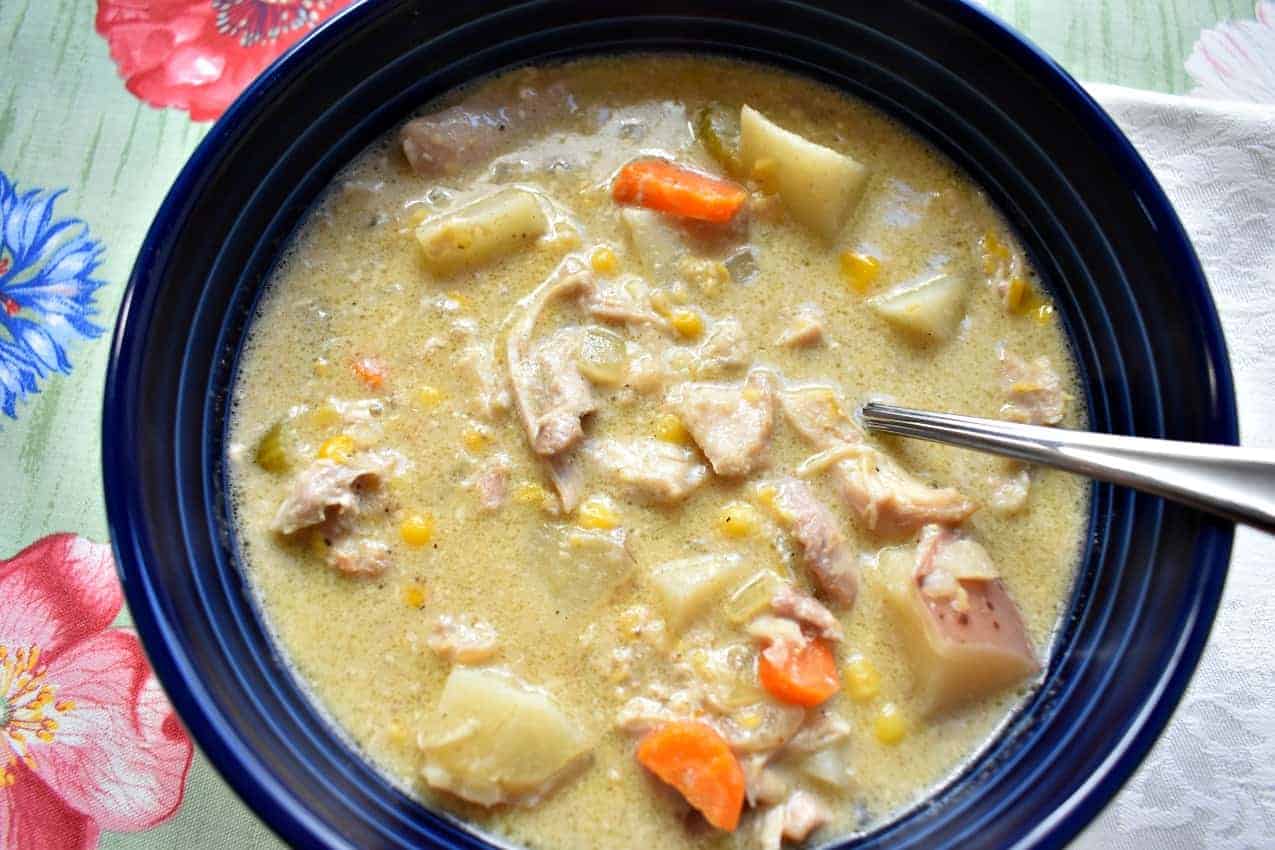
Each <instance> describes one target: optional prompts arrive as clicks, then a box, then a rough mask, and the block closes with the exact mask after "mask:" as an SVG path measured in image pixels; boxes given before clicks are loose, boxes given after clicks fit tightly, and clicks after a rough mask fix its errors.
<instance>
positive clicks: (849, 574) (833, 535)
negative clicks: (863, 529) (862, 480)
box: [770, 478, 859, 607]
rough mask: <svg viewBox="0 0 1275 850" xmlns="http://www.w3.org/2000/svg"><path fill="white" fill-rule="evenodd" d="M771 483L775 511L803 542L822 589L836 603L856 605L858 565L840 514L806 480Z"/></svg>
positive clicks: (812, 570) (801, 544)
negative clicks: (839, 519) (821, 498)
mask: <svg viewBox="0 0 1275 850" xmlns="http://www.w3.org/2000/svg"><path fill="white" fill-rule="evenodd" d="M770 486H771V487H773V489H774V494H775V496H774V503H773V512H774V513H775V514H776V515H777V516H778V518H779V520H780V521H781V522H782V523H784V525H785V526H787V527H788V528H789V529H790V530H791V532H792V535H793V537H794V538H796V540H797V543H798V544H800V546H801V550H802V559H803V561H804V562H805V564H806V566H807V567H809V568H810V572H811V573H812V574H813V575H814V578H815V583H816V584H817V585H818V586H819V590H820V592H822V593H823V594H824V595H825V596H826V597H828V599H830V600H831V601H832V602H833V603H834V604H835V605H839V606H842V607H849V606H850V605H853V604H854V598H855V595H856V594H857V593H858V588H859V567H858V564H857V562H856V561H855V557H854V553H853V552H851V550H850V544H849V542H848V541H847V540H846V536H845V534H844V533H843V532H842V531H841V525H840V523H839V522H838V521H837V518H836V517H835V516H834V515H833V513H832V511H831V510H830V509H829V508H828V506H827V505H825V504H824V503H823V502H821V501H819V499H818V497H816V496H815V493H814V490H813V489H811V487H810V485H809V484H807V483H806V482H804V481H800V480H798V479H796V478H782V479H780V480H778V481H776V482H774V483H773V484H772V485H770Z"/></svg>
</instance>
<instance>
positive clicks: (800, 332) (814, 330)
mask: <svg viewBox="0 0 1275 850" xmlns="http://www.w3.org/2000/svg"><path fill="white" fill-rule="evenodd" d="M823 323H824V317H823V310H821V309H820V308H819V305H818V304H815V303H813V302H809V301H807V302H806V303H804V304H799V305H798V306H797V309H796V310H795V311H793V315H792V318H790V319H789V320H788V326H787V327H785V328H784V330H783V332H782V333H780V334H779V338H778V339H776V340H775V344H776V345H782V346H784V347H785V348H813V347H814V346H816V345H821V344H823V341H824V335H825V334H826V330H825V328H824V324H823Z"/></svg>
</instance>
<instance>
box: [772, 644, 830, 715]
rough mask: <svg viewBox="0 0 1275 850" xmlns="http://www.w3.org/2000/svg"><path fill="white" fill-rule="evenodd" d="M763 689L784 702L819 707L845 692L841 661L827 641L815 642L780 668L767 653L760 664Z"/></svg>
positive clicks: (792, 653) (796, 651)
mask: <svg viewBox="0 0 1275 850" xmlns="http://www.w3.org/2000/svg"><path fill="white" fill-rule="evenodd" d="M757 672H758V675H759V677H760V678H761V686H762V687H763V688H765V689H766V691H767V692H768V693H769V694H770V695H771V696H773V697H774V698H775V699H777V700H780V701H782V702H790V703H793V704H795V705H804V706H806V707H811V706H816V705H819V704H820V703H822V702H823V701H824V700H826V699H828V697H830V696H832V695H833V694H835V693H836V692H837V691H839V690H841V679H840V678H839V677H838V676H837V659H836V657H835V656H834V655H833V654H832V648H831V647H829V646H828V642H827V641H823V640H812V641H811V642H810V643H808V644H806V645H805V646H804V647H802V648H801V649H799V650H794V651H792V652H789V653H788V656H787V658H785V659H784V663H783V664H776V663H775V662H774V661H772V660H771V659H770V657H769V656H768V654H767V653H765V652H763V653H762V654H761V658H760V659H758V662H757Z"/></svg>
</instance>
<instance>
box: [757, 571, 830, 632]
mask: <svg viewBox="0 0 1275 850" xmlns="http://www.w3.org/2000/svg"><path fill="white" fill-rule="evenodd" d="M770 607H771V609H772V610H773V611H774V612H775V613H776V614H779V615H780V616H783V617H788V618H789V619H791V620H796V621H797V622H798V623H804V624H805V625H807V626H810V627H811V628H812V629H813V630H814V631H815V633H816V634H817V635H819V637H821V638H825V639H827V640H831V641H839V640H841V639H842V637H843V633H842V630H841V623H839V622H838V621H837V618H836V617H834V616H833V615H832V612H831V611H829V610H828V609H827V608H825V607H823V606H822V605H820V604H819V603H818V602H817V601H816V600H815V599H813V598H812V597H809V596H807V595H806V594H804V593H802V592H800V591H798V590H796V589H794V588H793V587H792V585H788V584H785V585H783V586H782V587H780V588H779V590H778V591H776V592H775V595H774V597H773V598H772V599H771V600H770Z"/></svg>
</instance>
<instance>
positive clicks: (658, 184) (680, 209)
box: [611, 158, 747, 224]
mask: <svg viewBox="0 0 1275 850" xmlns="http://www.w3.org/2000/svg"><path fill="white" fill-rule="evenodd" d="M611 197H612V198H613V199H614V200H615V202H616V203H619V204H635V205H637V206H639V207H646V208H647V209H652V210H656V211H657V212H662V213H669V214H670V215H678V216H681V217H683V218H693V219H698V220H699V221H711V222H715V223H717V224H723V223H725V222H728V221H730V220H731V219H732V218H734V217H735V213H737V212H739V208H740V207H742V206H743V205H744V200H745V198H746V197H747V194H746V193H745V192H744V187H742V186H740V185H739V184H738V183H732V182H731V181H730V180H720V179H718V178H716V177H709V176H708V175H707V174H701V173H700V172H698V171H692V170H691V169H689V168H683V167H682V166H680V165H674V164H673V163H671V162H669V161H667V160H663V159H651V158H647V159H635V160H633V161H632V162H630V163H629V164H627V165H625V166H624V167H623V168H621V169H620V173H619V174H617V175H616V177H615V182H614V183H612V184H611Z"/></svg>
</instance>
